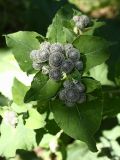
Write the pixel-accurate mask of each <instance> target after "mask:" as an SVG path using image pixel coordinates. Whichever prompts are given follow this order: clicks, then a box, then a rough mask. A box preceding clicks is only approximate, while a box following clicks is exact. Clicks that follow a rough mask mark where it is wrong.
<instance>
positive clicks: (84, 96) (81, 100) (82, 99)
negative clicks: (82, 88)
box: [77, 93, 86, 104]
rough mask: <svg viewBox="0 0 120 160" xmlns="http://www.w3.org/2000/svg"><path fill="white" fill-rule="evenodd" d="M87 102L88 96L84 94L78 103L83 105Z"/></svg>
mask: <svg viewBox="0 0 120 160" xmlns="http://www.w3.org/2000/svg"><path fill="white" fill-rule="evenodd" d="M85 101H86V95H85V93H82V94H81V95H80V98H79V100H78V102H77V103H79V104H81V103H83V102H85Z"/></svg>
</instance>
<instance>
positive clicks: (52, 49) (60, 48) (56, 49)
mask: <svg viewBox="0 0 120 160" xmlns="http://www.w3.org/2000/svg"><path fill="white" fill-rule="evenodd" d="M63 50H64V47H63V45H62V44H61V43H54V44H52V45H51V46H50V53H54V52H61V53H62V52H63Z"/></svg>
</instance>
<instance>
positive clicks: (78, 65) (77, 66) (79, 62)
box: [75, 61, 83, 71]
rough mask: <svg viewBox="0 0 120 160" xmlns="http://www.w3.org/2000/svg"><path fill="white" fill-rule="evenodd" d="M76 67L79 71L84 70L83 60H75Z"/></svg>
mask: <svg viewBox="0 0 120 160" xmlns="http://www.w3.org/2000/svg"><path fill="white" fill-rule="evenodd" d="M75 67H76V69H77V70H78V71H82V70H83V62H82V61H77V62H75Z"/></svg>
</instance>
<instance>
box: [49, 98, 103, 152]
mask: <svg viewBox="0 0 120 160" xmlns="http://www.w3.org/2000/svg"><path fill="white" fill-rule="evenodd" d="M101 105H102V104H101V101H100V100H94V101H91V102H86V103H84V104H81V105H76V106H74V107H71V108H69V107H66V106H65V105H64V104H63V103H62V102H60V101H58V100H56V101H54V103H53V104H52V111H53V114H54V118H55V120H56V122H57V123H58V125H59V126H60V127H61V129H63V130H64V132H65V133H67V134H68V135H69V136H71V137H73V138H75V139H79V140H81V141H84V142H86V143H87V145H88V146H89V148H90V149H91V151H96V146H95V140H94V138H93V135H94V133H95V132H96V130H97V129H98V127H99V125H100V121H101V112H102V110H101V108H102V107H101Z"/></svg>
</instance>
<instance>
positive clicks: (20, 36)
mask: <svg viewBox="0 0 120 160" xmlns="http://www.w3.org/2000/svg"><path fill="white" fill-rule="evenodd" d="M36 37H39V34H38V33H36V32H26V31H19V32H16V33H13V34H8V35H6V36H5V38H6V43H7V46H8V47H10V48H11V49H12V52H13V54H14V56H15V59H16V60H17V62H18V64H19V65H20V68H21V69H22V70H23V71H24V72H27V73H32V72H33V71H34V70H33V68H32V61H31V60H30V52H31V51H32V50H34V49H38V48H39V41H38V39H37V38H36Z"/></svg>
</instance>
